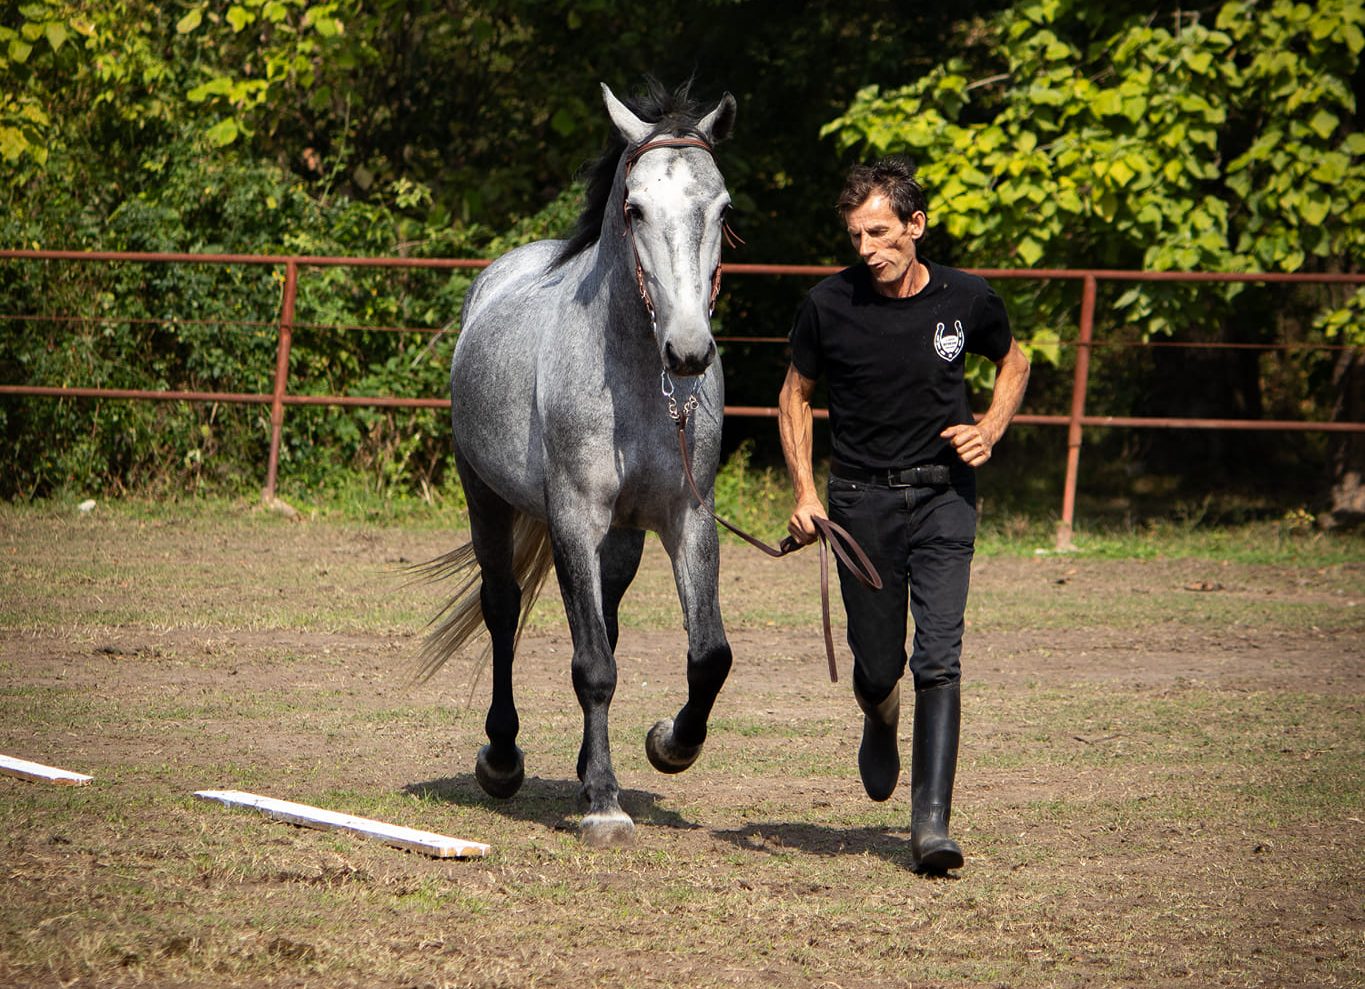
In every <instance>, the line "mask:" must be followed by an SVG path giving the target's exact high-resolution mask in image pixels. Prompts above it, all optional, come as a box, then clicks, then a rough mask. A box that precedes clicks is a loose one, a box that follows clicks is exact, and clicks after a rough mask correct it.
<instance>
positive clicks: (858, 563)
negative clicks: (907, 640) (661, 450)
mask: <svg viewBox="0 0 1365 989" xmlns="http://www.w3.org/2000/svg"><path fill="white" fill-rule="evenodd" d="M658 148H701V149H702V150H703V151H705V152H706V153H707V154H709V155H711V156H712V157H713V158H714V157H715V154H716V152H715V148H713V147H712V146H711V144H710V142H708V141H705V140H702V139H701V138H700V137H679V136H674V137H660V138H655V139H652V140H647V141H645V142H643V143H642V144H640V145H639V146H638V147H637V148H635V149H634V150H633V151H631V152H630V154H629V155H627V157H626V166H625V168H626V171H625V174H626V176H627V177H629V175H630V172H631V169H633V168H634V167H635V163H636V162H637V161H639V160H640V158H641V156H642V155H644V154H645V153H647V152H649V151H654V150H656V149H658ZM621 215H622V218H623V219H624V221H625V231H624V233H625V237H626V239H627V240H629V241H630V251H631V255H632V258H633V260H634V262H635V287H636V289H637V290H638V291H639V293H640V301H641V302H643V303H644V306H645V311H646V312H648V313H649V322H650V326H651V327H653V328H655V331H656V332H657V326H658V321H657V318H656V316H655V312H654V300H653V299H651V298H650V295H649V286H648V284H647V283H646V278H645V268H644V265H643V264H641V263H640V250H639V248H638V247H637V246H636V243H635V225H634V222H633V217H632V216H631V215H630V200H629V198H628V197H622V200H621ZM721 230H722V232H723V233H724V235H725V243H726V244H727V245H729V246H730V247H732V248H734V247H738V246H740V245H741V244H743V243H744V241H743V240H741V239H740V237H739V236H738V235H737V234H736V233H735V232H734V230H733V229H731V227H730V224H729V222H728V221H727V222H725V223H724V224H723V225H722V227H721ZM720 268H721V266H720V265H719V264H717V265H716V270H715V271H714V272H713V273H712V275H711V299H710V303H709V308H710V309H711V311H714V310H715V306H716V297H717V296H719V295H720ZM660 381H661V383H662V386H663V393H664V396H665V397H666V398H667V399H668V414H669V416H671V417H672V419H673V421H674V423H675V424H676V425H677V427H678V453H679V454H680V455H681V457H682V465H683V476H684V477H686V479H687V486H688V487H689V488H690V489H691V491H692V497H693V498H695V499H696V500H697V505H698V506H699V507H700V508H701V509H702V511H704V512H706V513H707V514H708V515H710V516H711V518H712V519H713V520H714V521H716V522H718V523H719V524H721V525H723V526H725V528H727V529H729V530H730V531H731V532H733V533H734V534H735V535H737V536H739V538H741V539H743V540H744V541H745V542H747V543H748V544H749V545H751V546H753V547H755V548H757V549H759V550H762V551H763V552H764V553H766V554H768V555H769V556H771V557H774V558H780V557H783V556H786V555H787V554H788V553H794V552H796V551H797V550H799V549H801V548H802V547H803V546H804V545H805V544H803V543H799V542H797V541H796V538H795V537H794V536H787V537H786V538H785V539H783V540H782V542H781V543H779V544H778V545H777V546H770V545H768V544H767V543H765V542H764V541H763V540H761V539H759V538H757V537H756V536H753V535H750V534H749V533H747V532H745V531H744V530H743V529H741V528H740V527H739V526H737V525H735V524H733V523H732V522H729V521H728V520H726V519H724V518H722V517H721V516H719V515H717V514H716V513H715V511H714V510H713V509H711V508H710V507H709V506H708V505H707V503H706V499H705V498H703V497H702V493H701V490H700V489H699V488H698V487H697V479H696V477H695V476H694V475H693V473H692V456H691V454H690V453H689V452H688V449H687V420H688V417H689V415H690V414H691V413H692V412H693V411H695V409H696V408H697V396H696V393H695V392H693V394H692V395H691V396H690V397H689V398H688V399H687V401H686V402H685V403H684V404H683V407H682V408H681V409H679V408H678V403H677V402H676V401H675V400H674V398H673V387H672V384H673V383H672V381H671V380H670V379H669V377H668V371H667V369H664V371H663V372H662V374H661V376H660ZM811 521H812V522H814V524H815V532H816V535H817V537H818V539H819V542H820V615H821V619H822V621H823V624H824V633H825V658H826V659H827V660H828V661H829V678H830V681H831V682H832V683H838V681H839V667H838V664H837V663H836V662H835V659H834V633H833V630H832V626H831V623H830V608H829V550H830V548H833V550H834V555H835V556H836V557H838V558H839V560H840V561H841V562H842V563H843V564H844V566H845V567H847V568H848V571H849V573H851V574H852V575H853V577H854V578H855V579H856V580H858V581H859V582H861V583H862V584H863V585H864V586H865V587H869V588H871V589H872V590H875V591H879V590H881V588H882V578H881V575H880V574H878V573H877V568H876V567H875V566H874V565H873V563H872V561H871V560H870V559H868V556H867V553H865V552H864V551H863V548H862V547H861V546H859V545H858V541H857V540H856V539H854V538H853V537H852V536H851V535H849V533H848V531H847V530H846V529H844V528H843V527H842V526H840V525H839V524H838V523H836V522H833V521H831V520H830V519H828V518H814V519H812V520H811Z"/></svg>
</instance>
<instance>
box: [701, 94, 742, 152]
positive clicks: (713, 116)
mask: <svg viewBox="0 0 1365 989" xmlns="http://www.w3.org/2000/svg"><path fill="white" fill-rule="evenodd" d="M736 109H737V106H736V104H735V98H734V97H733V96H731V95H730V94H729V93H726V94H725V95H724V96H722V97H721V98H720V102H719V103H717V104H716V108H715V109H714V110H712V111H711V112H710V113H708V114H707V115H706V116H704V117H702V118H701V120H700V121H698V123H697V130H699V131H701V132H702V133H703V134H704V135H706V139H707V140H708V141H710V142H711V143H712V144H718V143H720V142H721V141H723V140H725V139H726V138H727V137H729V136H730V131H732V130H734V127H735V111H736Z"/></svg>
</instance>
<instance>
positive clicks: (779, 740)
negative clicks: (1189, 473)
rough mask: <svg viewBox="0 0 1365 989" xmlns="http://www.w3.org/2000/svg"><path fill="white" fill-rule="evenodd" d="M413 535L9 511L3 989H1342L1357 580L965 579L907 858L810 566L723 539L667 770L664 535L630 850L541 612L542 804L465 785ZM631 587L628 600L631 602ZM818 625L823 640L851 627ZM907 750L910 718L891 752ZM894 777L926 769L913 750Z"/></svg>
mask: <svg viewBox="0 0 1365 989" xmlns="http://www.w3.org/2000/svg"><path fill="white" fill-rule="evenodd" d="M445 548H447V537H445V536H443V535H441V534H439V533H435V532H405V531H402V530H400V529H375V530H371V529H361V528H355V527H345V526H335V525H331V524H327V523H316V522H315V523H306V524H302V525H288V524H285V523H283V522H277V521H274V520H269V519H266V520H262V519H260V518H257V517H251V518H248V519H243V520H231V519H229V520H226V521H223V520H215V521H210V522H205V521H203V520H195V519H191V520H189V521H183V522H171V523H164V524H163V523H153V524H150V525H149V524H147V523H145V522H137V521H136V520H128V519H116V520H113V521H104V522H100V521H88V522H82V523H81V524H80V525H72V524H69V523H65V522H62V521H60V520H53V519H48V518H46V517H41V518H40V517H34V518H18V517H15V516H9V517H7V518H6V519H5V520H4V524H3V526H0V554H3V555H0V567H3V571H2V572H3V582H0V614H3V618H4V621H3V627H0V677H2V679H0V683H3V691H2V692H0V705H2V706H0V752H3V753H5V754H9V755H14V756H20V757H23V758H28V759H34V760H37V761H42V762H47V763H51V764H56V765H61V766H63V767H65V768H69V769H74V770H78V771H80V772H85V773H90V774H93V775H94V776H95V777H96V781H95V783H94V784H92V785H91V786H89V787H84V788H81V789H66V788H54V787H49V786H44V785H41V784H35V783H29V782H22V781H18V780H13V779H7V778H0V808H2V809H0V828H3V830H4V835H3V837H0V842H3V846H2V847H3V848H4V855H3V861H2V862H0V896H3V899H4V902H5V904H6V906H5V909H4V910H3V911H0V913H2V914H3V917H4V919H3V920H0V983H3V984H5V985H16V986H20V985H22V986H29V985H32V986H39V985H71V986H105V985H263V986H264V985H270V986H276V985H278V986H286V985H288V986H294V985H298V986H304V985H308V986H313V985H318V986H321V985H329V986H330V985H346V986H349V985H357V986H359V985H369V986H485V987H490V986H531V985H535V986H549V987H560V986H571V985H572V986H582V985H602V986H637V985H638V986H654V985H664V984H668V985H670V986H744V987H752V986H759V985H765V986H767V985H783V986H786V985H790V986H800V987H807V986H809V987H816V986H820V987H824V986H828V987H842V989H851V987H854V986H903V987H904V986H915V987H919V986H926V985H934V986H1052V985H1062V986H1068V985H1074V986H1082V985H1085V986H1089V985H1150V986H1166V985H1180V986H1204V985H1227V986H1244V985H1264V986H1277V985H1362V984H1365V898H1362V891H1365V883H1362V880H1363V879H1365V842H1363V841H1362V838H1363V837H1365V822H1363V821H1362V818H1363V817H1365V810H1363V809H1362V782H1363V779H1362V777H1363V776H1365V773H1362V755H1365V730H1362V729H1365V707H1363V706H1362V699H1363V697H1365V662H1362V657H1363V656H1365V648H1363V647H1365V565H1362V564H1360V563H1355V564H1352V563H1347V564H1342V565H1334V566H1325V567H1295V566H1270V565H1249V564H1229V563H1224V562H1221V561H1210V560H1151V561H1145V562H1137V561H1114V560H1094V559H1086V558H1084V557H1083V556H1082V557H1079V558H1077V557H1065V556H1062V557H1059V556H1038V557H1033V558H1027V557H1011V556H995V557H989V558H984V559H980V560H978V563H977V566H976V570H975V572H974V578H973V580H974V583H973V592H972V593H973V604H972V607H971V610H970V612H969V618H970V626H969V629H968V635H967V642H966V649H965V653H964V668H965V670H966V686H965V700H964V737H963V755H962V763H961V767H960V770H959V784H958V791H957V803H956V807H955V811H954V831H955V834H956V836H957V837H958V838H959V839H960V840H961V842H962V844H963V846H964V849H965V851H966V854H967V865H966V867H965V868H964V869H963V870H961V872H960V873H957V874H954V876H952V877H950V878H948V879H931V878H926V877H921V876H918V875H916V874H914V873H913V872H911V870H910V869H909V864H910V863H909V856H908V849H907V844H908V832H907V826H908V779H905V778H903V780H902V787H901V789H900V790H899V791H898V792H897V794H896V795H895V796H894V797H893V798H892V800H891V801H889V802H887V803H886V804H873V803H871V802H869V801H868V800H867V799H866V797H865V796H864V795H863V793H862V791H861V786H860V784H859V782H858V779H857V772H856V768H855V766H854V763H853V758H854V753H855V752H856V747H857V742H858V730H859V722H858V719H857V717H856V709H855V708H854V706H853V702H852V699H851V696H850V694H849V689H848V677H849V675H850V670H849V666H848V664H849V658H848V655H847V650H846V648H844V647H843V644H842V641H840V642H839V646H840V649H839V657H840V663H841V675H842V676H841V682H840V683H838V684H831V683H830V682H829V680H828V676H827V673H826V670H825V661H824V655H823V644H822V641H821V637H820V631H819V627H818V620H817V617H818V598H817V597H816V593H815V586H816V584H815V581H816V561H815V558H814V554H813V553H810V554H805V555H803V556H802V557H800V558H798V559H797V560H796V561H793V562H790V563H787V562H784V563H782V564H778V565H774V564H773V563H772V562H771V561H768V560H766V559H764V558H762V557H759V556H758V555H757V554H754V553H752V552H751V551H748V550H746V549H744V548H742V547H739V546H732V545H728V544H727V546H726V547H725V552H724V563H723V577H724V583H725V592H724V596H723V605H724V607H725V609H726V612H727V614H728V615H729V616H730V621H729V629H730V637H731V642H732V645H733V647H734V653H735V666H734V670H733V673H732V675H731V678H730V681H729V682H728V683H727V685H726V688H725V690H724V692H723V693H722V696H721V699H720V702H719V703H718V704H717V707H716V711H715V715H714V718H713V722H712V735H711V738H710V739H709V740H708V745H707V751H706V752H705V753H704V754H703V756H702V759H701V761H700V762H699V763H698V765H697V766H695V767H694V768H693V769H692V770H689V771H688V772H687V773H685V774H682V775H680V776H677V777H664V776H660V775H658V774H657V773H654V772H653V771H652V770H651V769H650V768H649V766H648V764H647V762H646V761H645V758H644V755H643V751H642V745H641V744H640V743H641V741H642V739H643V733H644V731H645V730H646V729H647V728H648V726H649V725H650V724H651V723H652V722H653V721H654V720H655V719H657V718H659V717H663V716H666V715H668V714H671V713H672V712H673V711H674V710H676V708H677V706H678V704H680V703H681V700H682V697H683V689H684V683H683V657H684V653H685V637H684V634H683V632H682V631H681V629H680V628H679V627H677V622H676V619H675V618H674V617H673V614H674V613H675V612H676V602H675V601H673V600H672V598H671V593H672V592H671V588H670V580H669V576H668V569H667V564H666V561H665V560H664V558H663V557H662V554H661V553H660V552H659V551H658V550H657V548H655V547H654V546H652V545H651V548H650V550H649V552H648V554H647V558H646V561H645V565H644V568H643V570H642V573H641V576H640V578H639V580H638V582H637V587H636V589H635V590H634V591H633V592H632V596H631V597H630V598H628V599H627V607H626V612H625V615H624V619H623V621H624V625H625V627H624V629H623V632H622V636H621V643H620V647H619V649H618V654H619V667H620V683H619V686H618V689H617V697H616V702H615V704H614V706H613V709H612V729H613V736H612V740H613V748H614V754H615V758H616V766H617V771H618V774H619V776H620V778H621V783H622V787H623V790H624V797H623V805H624V806H625V809H626V810H627V811H628V812H629V813H631V814H632V816H633V817H634V818H635V820H636V823H637V835H636V842H635V845H634V847H633V848H630V849H626V850H619V851H596V850H589V849H586V848H584V847H583V846H582V845H581V844H580V843H579V842H578V840H577V838H576V835H575V830H574V828H575V822H576V815H577V813H578V812H579V808H578V805H577V802H576V801H577V781H576V780H575V779H574V776H573V760H574V756H575V753H576V749H577V744H578V731H579V726H580V718H579V713H578V709H577V706H576V703H575V701H574V699H573V695H572V692H571V689H570V686H569V657H570V654H571V646H570V643H569V641H568V636H567V633H566V630H565V628H564V627H563V625H562V612H561V611H560V610H559V606H558V604H557V602H556V601H555V600H554V597H555V596H554V594H553V593H550V594H548V595H547V599H546V600H545V601H544V602H542V604H541V606H540V610H539V612H538V614H539V615H540V617H539V618H538V619H537V622H536V624H535V625H534V626H533V627H532V628H531V629H530V630H529V631H528V633H527V635H526V637H525V639H524V641H523V644H522V650H521V653H520V657H519V660H518V666H517V670H516V687H517V691H518V702H519V708H520V714H521V721H522V726H523V735H522V740H521V743H522V746H523V748H524V749H525V750H526V752H527V775H528V779H527V782H526V785H525V786H524V788H523V790H522V792H521V793H519V794H518V795H517V796H516V797H515V798H513V799H512V800H510V801H494V800H491V799H489V798H487V797H485V796H484V795H483V794H482V793H481V791H480V790H479V789H478V786H477V784H476V783H475V781H474V779H473V773H472V769H473V757H474V753H475V751H476V750H477V748H478V746H479V745H480V744H482V741H483V739H482V720H483V709H482V706H481V705H482V704H484V703H485V702H486V696H487V672H486V670H485V669H484V668H483V667H482V666H481V664H480V663H479V662H478V661H477V659H476V658H475V657H473V656H470V657H462V658H460V659H458V660H456V661H454V662H452V663H451V664H450V665H449V666H448V667H447V668H446V669H444V670H443V671H441V672H440V673H439V674H438V675H437V676H436V677H434V678H433V679H432V680H431V681H429V682H426V683H417V684H415V683H413V682H412V680H411V673H412V670H413V664H414V656H415V653H416V650H417V647H418V644H419V642H420V632H421V624H422V618H423V616H429V615H430V614H431V613H432V611H433V608H434V605H435V604H436V603H437V600H438V598H439V596H440V591H439V589H431V588H418V589H412V588H404V587H403V584H402V581H401V580H400V579H399V577H398V576H397V575H396V574H395V568H396V567H398V566H401V565H403V564H404V563H407V562H410V561H414V560H420V559H426V558H429V557H430V556H433V555H435V554H436V553H437V552H440V551H441V550H443V549H445ZM633 600H634V601H636V603H635V604H632V601H633ZM837 610H838V608H837V604H836V613H837ZM905 727H906V728H907V730H908V726H905ZM907 761H908V760H907ZM205 788H231V789H242V790H248V791H252V792H257V793H264V794H267V795H271V796H276V797H280V798H284V799H290V800H299V801H303V802H307V803H314V804H319V805H323V806H327V807H329V808H332V809H337V810H344V811H347V812H349V813H356V814H363V815H366V816H372V817H380V818H383V819H386V820H392V821H394V822H395V823H403V824H409V825H412V826H417V827H422V828H426V829H429V830H434V831H438V832H442V833H446V834H454V835H457V836H460V837H465V838H471V839H475V840H480V841H485V842H489V843H490V844H492V845H493V852H492V854H491V855H490V856H489V857H488V858H485V859H481V860H475V861H467V862H449V861H444V862H443V861H437V860H432V859H427V858H423V857H421V856H418V855H412V854H406V853H402V852H397V851H393V850H390V849H387V848H384V847H382V846H379V845H377V844H375V843H373V842H367V841H363V840H360V839H352V838H346V837H341V836H337V835H330V834H322V833H318V832H312V831H307V830H303V829H296V828H292V827H288V826H285V825H279V824H270V823H266V822H263V821H259V820H258V819H256V818H255V817H254V816H252V815H249V814H246V813H242V812H232V811H227V810H223V809H217V808H214V807H212V806H210V805H206V804H204V803H202V802H199V801H195V800H194V799H193V798H192V797H191V796H190V794H191V793H192V792H193V791H195V790H199V789H205Z"/></svg>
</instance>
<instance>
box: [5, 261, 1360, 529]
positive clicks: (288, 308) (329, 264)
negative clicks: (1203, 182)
mask: <svg viewBox="0 0 1365 989" xmlns="http://www.w3.org/2000/svg"><path fill="white" fill-rule="evenodd" d="M0 260H35V261H71V262H85V263H97V262H116V261H117V262H135V263H145V264H196V265H267V266H271V267H276V268H283V269H284V285H283V289H282V293H281V300H280V315H279V320H278V322H276V323H274V324H271V325H274V326H275V327H276V329H277V332H278V336H279V344H278V346H277V348H276V355H275V375H274V388H273V390H272V392H271V393H270V394H268V395H266V394H251V393H234V392H203V391H145V390H137V389H118V388H84V387H52V386H45V385H34V384H28V383H14V384H10V383H0V395H30V396H43V397H53V398H111V399H127V400H140V401H177V402H233V403H244V404H258V405H267V404H268V405H269V406H270V451H269V454H268V457H267V462H266V482H265V487H264V489H263V491H262V495H263V497H264V498H267V499H272V498H274V496H275V490H276V484H277V482H278V473H279V458H280V440H281V436H282V435H283V429H284V410H285V407H286V406H290V405H331V406H351V407H354V406H366V407H389V408H445V407H448V406H449V405H450V401H449V399H437V398H403V397H398V396H355V395H291V394H290V393H289V353H290V348H291V346H292V343H293V332H294V329H295V325H296V324H295V321H294V306H295V300H296V298H297V294H298V279H299V271H300V269H302V268H334V267H350V268H427V269H445V270H453V269H460V268H464V269H471V268H483V267H486V266H487V265H488V264H489V262H488V261H487V260H484V259H478V258H397V257H323V256H312V255H264V254H176V253H141V252H125V251H43V250H0ZM838 270H839V268H838V267H833V266H825V265H792V264H726V265H725V266H724V271H725V274H727V275H767V276H787V277H791V276H795V277H808V278H822V277H825V276H827V275H831V274H834V273H835V272H837V271H838ZM969 270H972V271H974V272H975V273H976V274H979V275H982V276H984V277H986V278H990V279H997V280H1008V279H1021V280H1032V281H1040V280H1046V281H1079V282H1081V312H1080V322H1079V326H1078V328H1077V339H1076V344H1075V346H1076V365H1075V369H1074V372H1073V380H1072V391H1071V409H1070V412H1069V413H1068V414H1067V415H1032V414H1021V415H1019V416H1017V417H1016V418H1015V422H1017V423H1020V424H1022V425H1038V426H1065V427H1066V429H1067V460H1066V477H1065V481H1064V482H1063V493H1062V511H1061V521H1060V523H1059V524H1058V529H1057V546H1058V548H1068V547H1070V546H1071V540H1072V533H1073V527H1074V523H1075V511H1076V487H1077V478H1078V475H1079V467H1080V452H1081V444H1082V439H1083V430H1084V428H1085V427H1086V426H1109V427H1121V428H1166V429H1219V430H1270V431H1299V432H1313V431H1318V432H1356V433H1359V432H1365V423H1360V422H1318V421H1308V420H1278V419H1207V418H1172V417H1144V416H1094V415H1086V413H1085V403H1086V393H1087V390H1088V387H1089V375H1090V354H1091V351H1092V350H1093V349H1094V348H1095V347H1096V346H1098V345H1099V344H1098V343H1097V342H1096V341H1095V339H1094V329H1095V305H1096V297H1097V295H1098V286H1099V283H1100V282H1101V281H1107V282H1191V283H1232V282H1248V283H1262V284H1275V283H1283V284H1350V285H1359V284H1365V274H1360V273H1342V274H1327V273H1311V274H1310V273H1305V274H1288V273H1276V272H1254V273H1253V272H1187V271H1125V270H1112V269H1088V270H1087V269H1020V268H974V269H969ZM5 315H6V317H7V318H18V319H42V318H52V317H42V316H36V315H35V316H29V315H16V314H5ZM366 329H386V330H415V328H412V327H366ZM726 341H730V342H737V343H738V342H744V343H782V342H785V341H784V340H783V339H782V338H781V337H722V338H721V342H722V343H723V342H726ZM725 414H726V415H730V416H764V417H775V416H776V415H777V409H776V408H773V407H768V406H735V405H728V406H726V407H725ZM816 414H817V415H819V416H824V415H826V414H827V413H825V412H824V411H823V410H817V412H816Z"/></svg>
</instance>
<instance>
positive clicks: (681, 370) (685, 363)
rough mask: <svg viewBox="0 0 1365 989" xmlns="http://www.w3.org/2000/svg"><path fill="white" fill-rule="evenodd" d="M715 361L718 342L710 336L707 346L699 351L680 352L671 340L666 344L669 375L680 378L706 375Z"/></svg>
mask: <svg viewBox="0 0 1365 989" xmlns="http://www.w3.org/2000/svg"><path fill="white" fill-rule="evenodd" d="M715 359H716V341H714V340H712V339H711V338H710V336H708V337H707V338H706V343H705V346H704V347H702V348H701V349H699V350H698V349H691V348H688V349H686V350H679V349H678V348H677V347H674V346H673V341H671V340H670V341H668V342H667V343H665V344H664V363H665V364H666V365H668V373H669V374H676V375H678V376H679V377H683V378H690V377H696V376H697V375H699V374H702V373H704V372H705V371H706V369H707V368H708V367H710V366H711V362H712V361H714V360H715Z"/></svg>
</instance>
